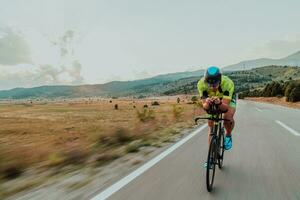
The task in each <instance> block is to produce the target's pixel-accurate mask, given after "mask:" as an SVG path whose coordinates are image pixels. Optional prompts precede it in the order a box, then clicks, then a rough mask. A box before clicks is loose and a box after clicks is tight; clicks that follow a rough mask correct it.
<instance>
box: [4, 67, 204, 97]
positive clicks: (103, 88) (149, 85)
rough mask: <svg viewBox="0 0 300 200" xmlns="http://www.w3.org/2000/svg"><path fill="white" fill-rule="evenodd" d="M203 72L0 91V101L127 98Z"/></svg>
mask: <svg viewBox="0 0 300 200" xmlns="http://www.w3.org/2000/svg"><path fill="white" fill-rule="evenodd" d="M203 73H204V70H196V71H187V72H178V73H170V74H163V75H158V76H154V77H152V78H147V79H140V80H134V81H112V82H109V83H105V84H95V85H79V86H40V87H34V88H15V89H11V90H3V91H0V99H26V98H58V97H61V98H73V97H92V96H103V97H111V96H128V95H137V94H138V93H140V94H153V93H156V91H159V90H160V89H162V88H161V87H164V88H167V87H166V86H165V85H166V84H167V83H170V82H173V81H176V80H179V79H182V78H189V77H199V76H202V75H203Z"/></svg>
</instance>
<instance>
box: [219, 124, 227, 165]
mask: <svg viewBox="0 0 300 200" xmlns="http://www.w3.org/2000/svg"><path fill="white" fill-rule="evenodd" d="M224 139H225V138H224V128H222V129H220V134H219V152H218V153H219V155H218V167H219V169H222V167H223V160H224V150H225V149H224Z"/></svg>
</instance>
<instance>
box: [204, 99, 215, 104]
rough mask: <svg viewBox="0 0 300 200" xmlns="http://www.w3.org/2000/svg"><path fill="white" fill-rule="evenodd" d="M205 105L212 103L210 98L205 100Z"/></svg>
mask: <svg viewBox="0 0 300 200" xmlns="http://www.w3.org/2000/svg"><path fill="white" fill-rule="evenodd" d="M205 103H207V104H208V105H211V104H212V103H213V99H212V98H206V99H205Z"/></svg>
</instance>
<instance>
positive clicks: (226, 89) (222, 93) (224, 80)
mask: <svg viewBox="0 0 300 200" xmlns="http://www.w3.org/2000/svg"><path fill="white" fill-rule="evenodd" d="M197 87H198V91H199V94H200V98H207V97H213V96H217V97H219V98H222V99H229V100H231V105H232V106H235V105H233V104H232V103H234V104H235V100H236V99H235V94H234V83H233V81H232V80H231V79H230V78H229V77H227V76H225V75H222V77H221V84H220V86H219V88H218V90H217V91H216V92H214V91H213V90H212V88H209V87H208V85H207V83H205V82H204V77H203V78H201V79H200V80H199V81H198V84H197Z"/></svg>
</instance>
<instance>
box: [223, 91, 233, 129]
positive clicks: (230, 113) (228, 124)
mask: <svg viewBox="0 0 300 200" xmlns="http://www.w3.org/2000/svg"><path fill="white" fill-rule="evenodd" d="M235 111H236V94H235V93H234V94H233V96H232V99H231V101H230V104H229V108H228V111H227V112H226V113H224V118H225V119H228V120H230V121H224V127H225V129H226V135H231V132H232V129H233V128H234V118H233V117H234V114H235Z"/></svg>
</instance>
